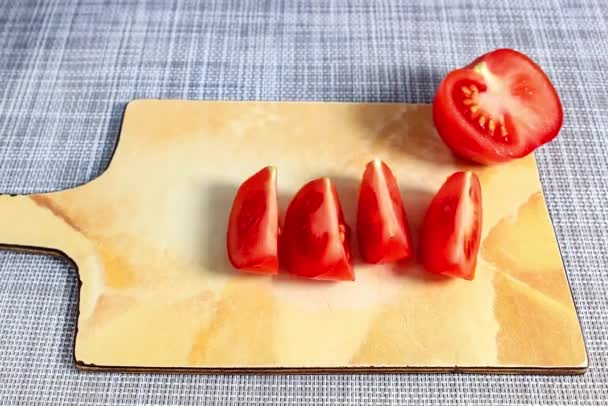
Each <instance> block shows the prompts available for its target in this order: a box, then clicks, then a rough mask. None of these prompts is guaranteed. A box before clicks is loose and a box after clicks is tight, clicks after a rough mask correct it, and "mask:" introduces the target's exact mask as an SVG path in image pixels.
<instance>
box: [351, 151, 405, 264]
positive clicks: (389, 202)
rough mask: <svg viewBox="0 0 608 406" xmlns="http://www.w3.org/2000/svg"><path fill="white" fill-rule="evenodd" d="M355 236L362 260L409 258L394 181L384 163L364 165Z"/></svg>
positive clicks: (403, 212)
mask: <svg viewBox="0 0 608 406" xmlns="http://www.w3.org/2000/svg"><path fill="white" fill-rule="evenodd" d="M357 239H358V241H359V251H360V253H361V257H362V258H363V260H364V261H365V262H369V263H372V264H375V263H385V262H394V261H398V260H405V259H409V258H411V257H412V250H411V247H412V243H411V237H410V231H409V227H408V223H407V217H406V214H405V209H404V208H403V201H402V200H401V193H400V192H399V186H397V180H396V179H395V175H393V172H392V171H391V169H390V168H389V167H388V165H386V164H385V163H384V162H382V161H380V160H377V159H376V160H374V161H371V162H369V163H368V164H367V166H366V167H365V172H364V173H363V179H362V181H361V188H360V189H359V206H358V210H357Z"/></svg>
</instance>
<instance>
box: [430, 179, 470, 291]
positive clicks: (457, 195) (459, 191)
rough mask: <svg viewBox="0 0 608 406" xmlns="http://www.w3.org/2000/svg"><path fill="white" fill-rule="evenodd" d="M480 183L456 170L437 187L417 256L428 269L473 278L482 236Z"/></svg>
mask: <svg viewBox="0 0 608 406" xmlns="http://www.w3.org/2000/svg"><path fill="white" fill-rule="evenodd" d="M481 217H482V208H481V186H480V184H479V179H478V178H477V175H475V174H474V173H472V172H456V173H455V174H453V175H452V176H450V177H449V178H448V179H447V180H446V181H445V183H444V184H443V186H441V188H440V189H439V191H438V192H437V194H436V195H435V197H434V198H433V200H432V201H431V204H430V206H429V207H428V209H427V211H426V214H425V216H424V220H423V222H422V231H421V235H420V257H421V261H422V264H423V265H424V267H425V268H426V269H427V270H428V271H429V272H434V273H439V274H446V275H451V276H457V277H460V278H464V279H468V280H472V279H473V278H474V276H475V265H476V263H477V252H478V250H479V241H480V239H481Z"/></svg>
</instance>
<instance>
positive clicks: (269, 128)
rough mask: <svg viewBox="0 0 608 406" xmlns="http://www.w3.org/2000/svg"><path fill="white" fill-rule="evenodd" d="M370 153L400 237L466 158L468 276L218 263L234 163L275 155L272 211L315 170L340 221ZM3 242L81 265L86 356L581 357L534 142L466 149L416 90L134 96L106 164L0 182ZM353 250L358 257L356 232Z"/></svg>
mask: <svg viewBox="0 0 608 406" xmlns="http://www.w3.org/2000/svg"><path fill="white" fill-rule="evenodd" d="M373 158H381V159H383V160H385V161H386V162H387V163H388V164H389V166H390V167H391V168H392V169H393V171H394V173H395V175H396V177H397V179H398V181H399V184H400V187H401V191H402V194H403V198H404V202H405V206H406V211H407V213H408V217H409V222H410V225H411V228H412V234H413V237H414V243H417V236H418V231H419V226H420V222H421V219H422V215H423V213H424V210H425V209H426V207H427V205H428V203H429V201H430V199H431V197H432V195H433V193H434V192H435V191H436V190H437V189H438V187H439V186H440V185H441V183H442V182H443V180H444V179H445V178H446V177H447V176H448V175H449V174H451V173H453V172H454V171H457V170H462V169H469V170H474V171H475V172H476V173H477V174H478V175H479V178H480V180H481V185H482V191H483V204H484V206H483V209H484V210H483V215H484V217H483V233H482V243H481V248H480V254H479V261H478V268H477V276H476V278H475V280H474V281H472V282H469V281H464V280H459V279H448V278H443V277H434V276H429V275H428V274H426V273H425V272H424V271H423V270H422V269H421V268H420V266H419V265H418V264H417V263H416V262H414V263H412V264H410V265H407V266H404V265H393V266H390V265H389V266H377V265H375V266H372V265H366V264H362V263H360V261H358V260H356V265H355V272H356V281H354V282H339V283H335V282H334V283H332V282H321V281H312V280H306V279H297V278H294V277H290V276H286V275H283V276H279V277H274V278H273V277H265V276H249V275H243V274H240V273H238V272H237V271H235V270H234V269H232V268H231V266H230V264H229V263H228V261H227V257H226V252H225V234H226V223H227V218H228V213H229V210H230V206H231V203H232V199H233V197H234V194H235V192H236V189H237V187H238V185H239V184H240V183H241V182H242V181H243V180H245V179H246V178H247V177H249V176H250V175H252V174H253V173H254V172H256V171H257V170H259V169H260V168H262V167H264V166H267V165H274V166H276V167H277V170H278V185H279V191H280V205H281V211H282V212H284V210H285V209H286V206H287V204H288V201H289V199H290V198H291V196H293V194H294V193H295V192H296V191H297V190H298V189H299V187H301V186H302V185H303V184H304V183H305V182H306V181H308V180H311V179H313V178H316V177H321V176H329V177H331V178H332V179H333V180H334V181H335V183H336V185H337V188H338V192H339V195H340V198H341V201H342V205H343V208H344V210H345V215H346V219H347V222H349V224H350V225H351V227H353V229H354V228H355V221H354V219H355V214H356V213H355V208H356V200H357V188H358V185H359V180H360V177H361V174H362V172H363V169H364V166H365V164H366V163H367V162H368V161H369V160H371V159H373ZM0 244H2V245H6V246H12V247H19V246H20V247H26V248H31V247H44V248H48V249H53V250H58V251H60V252H62V253H65V255H67V256H68V257H69V258H71V259H72V260H73V262H74V263H75V264H76V265H77V268H78V272H79V276H80V280H81V281H82V286H81V291H80V312H79V318H78V331H77V335H76V339H75V360H76V362H77V364H78V365H79V366H82V367H86V366H89V367H91V366H97V367H129V368H131V369H133V370H136V369H138V368H146V367H148V368H172V369H176V368H188V369H193V368H212V369H217V368H225V367H228V368H288V369H290V370H294V369H299V368H317V369H326V368H327V369H330V368H342V367H347V368H348V367H350V368H353V370H354V369H359V368H363V367H370V366H371V367H387V368H391V369H401V368H406V367H411V368H413V369H420V368H429V370H441V369H442V368H446V370H447V369H454V368H455V367H458V368H459V369H464V370H467V369H470V370H476V368H479V370H482V371H483V370H493V371H500V368H503V367H504V368H505V371H509V370H511V372H513V371H517V368H522V369H521V370H522V371H524V370H529V371H535V370H536V369H543V368H549V370H548V371H550V370H551V369H553V370H555V371H557V372H559V371H561V370H563V371H564V372H582V371H584V369H585V368H586V366H587V356H586V351H585V346H584V342H583V337H582V334H581V329H580V326H579V323H578V319H577V315H576V311H575V308H574V304H573V300H572V296H571V293H570V290H569V286H568V281H567V279H566V275H565V272H564V268H563V264H562V260H561V257H560V253H559V249H558V245H557V242H556V238H555V235H554V231H553V227H552V225H551V221H550V218H549V216H548V212H547V208H546V205H545V201H544V198H543V194H542V189H541V184H540V182H539V178H538V173H537V168H536V162H535V160H534V157H533V156H529V157H527V158H524V159H521V160H518V161H514V162H511V163H508V164H505V165H498V166H492V167H483V166H467V165H466V164H465V163H464V162H462V161H459V160H457V159H456V158H454V157H453V156H452V155H451V154H450V152H449V150H448V149H447V148H446V147H445V146H444V144H443V143H442V142H441V140H440V139H439V138H438V136H437V134H436V133H435V130H434V127H433V124H432V119H431V108H430V106H428V105H408V104H349V103H284V102H283V103H274V102H273V103H270V102H202V101H200V102H195V101H159V100H138V101H134V102H131V103H130V104H129V105H128V106H127V110H126V113H125V117H124V121H123V126H122V130H121V134H120V138H119V142H118V146H117V150H116V152H115V155H114V157H113V159H112V162H111V164H110V166H109V168H108V169H107V170H106V171H105V172H104V173H103V175H102V176H100V177H99V178H97V179H95V180H93V181H92V182H90V183H88V184H86V185H83V186H80V187H77V188H74V189H71V190H66V191H61V192H57V193H51V194H43V195H32V196H16V197H10V196H0ZM353 249H354V251H355V258H357V254H356V240H353ZM28 271H31V272H36V270H35V269H32V270H28ZM405 370H407V369H405ZM201 371H204V369H201Z"/></svg>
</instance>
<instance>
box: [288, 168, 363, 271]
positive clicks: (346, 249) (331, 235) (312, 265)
mask: <svg viewBox="0 0 608 406" xmlns="http://www.w3.org/2000/svg"><path fill="white" fill-rule="evenodd" d="M280 244H281V265H285V267H286V269H287V271H288V272H290V273H292V274H295V275H299V276H304V277H307V278H316V279H329V280H354V279H355V274H354V272H353V267H352V262H351V253H350V228H349V227H348V225H347V224H346V223H345V222H344V215H343V214H342V206H341V205H340V199H339V198H338V194H337V192H336V188H335V187H334V185H333V183H332V182H331V180H330V179H328V178H321V179H316V180H313V181H311V182H309V183H307V184H306V185H304V186H303V187H302V189H300V191H299V192H298V193H297V194H296V195H295V197H294V198H293V200H292V201H291V203H290V204H289V207H288V208H287V213H286V214H285V223H284V227H283V234H282V235H281V242H280Z"/></svg>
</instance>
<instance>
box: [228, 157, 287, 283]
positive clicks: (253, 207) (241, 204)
mask: <svg viewBox="0 0 608 406" xmlns="http://www.w3.org/2000/svg"><path fill="white" fill-rule="evenodd" d="M278 233H279V211H278V197H277V171H276V169H275V168H273V167H270V166H269V167H266V168H264V169H262V170H261V171H259V172H258V173H256V174H255V175H253V176H252V177H250V178H249V179H247V180H246V181H245V182H243V184H242V185H241V186H240V187H239V189H238V191H237V193H236V197H235V198H234V203H233V204H232V210H231V211H230V219H229V221H228V238H227V246H228V258H229V259H230V262H231V263H232V265H233V266H234V267H235V268H237V269H240V270H244V271H251V272H259V273H266V274H275V273H277V272H278V270H279V260H278V255H277V249H278V244H277V238H278Z"/></svg>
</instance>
